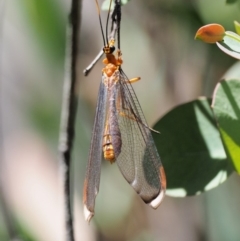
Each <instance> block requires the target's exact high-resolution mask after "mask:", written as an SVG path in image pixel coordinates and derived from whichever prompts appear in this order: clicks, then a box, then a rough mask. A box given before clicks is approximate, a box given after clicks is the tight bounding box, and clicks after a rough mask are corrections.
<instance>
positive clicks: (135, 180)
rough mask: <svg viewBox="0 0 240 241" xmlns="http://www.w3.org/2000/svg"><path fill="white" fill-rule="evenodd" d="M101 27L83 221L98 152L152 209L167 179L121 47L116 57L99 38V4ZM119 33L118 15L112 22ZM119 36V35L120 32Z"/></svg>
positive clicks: (92, 194) (90, 208) (95, 181)
mask: <svg viewBox="0 0 240 241" xmlns="http://www.w3.org/2000/svg"><path fill="white" fill-rule="evenodd" d="M95 1H96V4H97V9H98V14H99V20H100V26H101V31H102V35H103V41H104V48H103V52H104V54H105V59H104V60H103V63H104V65H105V67H104V68H103V70H102V80H101V83H100V89H99V94H98V102H97V108H96V115H95V121H94V126H93V132H92V140H91V147H90V152H89V159H88V164H87V171H86V177H85V181H84V191H83V192H84V193H83V203H84V215H85V218H86V220H87V221H90V219H91V218H92V217H93V215H94V206H95V199H96V195H97V193H98V191H99V182H100V168H101V161H102V154H103V157H104V159H105V160H107V161H109V162H110V163H113V162H116V163H117V165H118V167H119V169H120V171H121V173H122V175H123V176H124V178H125V179H126V180H127V182H128V183H129V184H130V185H131V186H132V187H133V189H134V190H135V191H136V192H137V193H138V195H139V196H140V197H141V198H142V200H143V201H144V202H145V203H148V204H150V206H151V207H153V208H154V209H156V208H157V207H158V206H159V205H160V203H161V201H162V199H163V197H164V194H165V190H166V177H165V173H164V169H163V166H162V163H161V160H160V156H159V154H158V152H157V149H156V146H155V144H154V141H153V137H152V134H151V128H149V127H148V125H147V122H146V120H145V118H144V115H143V113H142V110H141V107H140V105H139V102H138V100H137V97H136V94H135V92H134V90H133V88H132V85H131V83H133V82H135V81H137V80H139V79H140V78H134V79H128V78H127V76H126V75H125V73H124V72H123V70H122V68H121V65H122V63H123V61H122V56H121V51H120V45H119V43H118V47H119V48H118V50H117V51H116V54H114V51H115V47H114V40H113V39H111V40H109V41H108V40H107V36H108V34H107V28H108V26H107V25H108V18H109V14H110V9H111V3H112V0H111V1H110V7H109V12H108V18H107V25H106V35H105V36H106V39H105V37H104V34H103V29H102V23H101V17H100V9H99V5H98V2H97V0H95ZM119 2H120V1H117V0H115V8H114V11H115V10H116V11H115V14H117V15H118V14H121V12H120V11H121V5H120V3H119ZM115 20H117V21H116V24H117V29H118V30H119V29H120V16H116V18H115ZM118 34H119V33H118Z"/></svg>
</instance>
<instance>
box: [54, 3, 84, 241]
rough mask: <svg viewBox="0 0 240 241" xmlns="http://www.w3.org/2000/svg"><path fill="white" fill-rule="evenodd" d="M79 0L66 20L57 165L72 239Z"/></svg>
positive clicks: (67, 224) (67, 238)
mask: <svg viewBox="0 0 240 241" xmlns="http://www.w3.org/2000/svg"><path fill="white" fill-rule="evenodd" d="M81 4H82V0H72V3H71V12H70V15H69V19H68V20H69V21H68V23H67V31H66V34H67V36H66V37H67V39H66V40H67V42H66V57H65V79H64V89H63V103H62V114H61V132H60V139H59V152H60V158H59V161H60V166H61V171H62V172H61V174H62V177H63V178H62V179H63V185H64V207H65V225H66V240H68V241H74V229H73V215H72V209H71V185H70V184H71V183H70V166H71V152H72V147H73V141H74V133H75V132H74V124H75V117H76V111H77V104H78V96H77V91H76V84H77V55H78V44H79V40H78V37H79V34H78V33H79V26H80V9H81Z"/></svg>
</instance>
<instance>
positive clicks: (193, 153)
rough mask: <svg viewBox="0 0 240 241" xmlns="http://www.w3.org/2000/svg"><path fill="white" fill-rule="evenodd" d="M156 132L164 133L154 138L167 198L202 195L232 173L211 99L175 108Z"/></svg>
mask: <svg viewBox="0 0 240 241" xmlns="http://www.w3.org/2000/svg"><path fill="white" fill-rule="evenodd" d="M154 129H156V130H158V131H160V133H161V134H160V135H156V134H154V139H155V143H156V146H157V149H158V151H159V153H160V156H161V159H162V162H163V166H164V169H165V171H166V176H167V195H170V196H175V197H183V196H186V195H196V194H199V193H201V192H203V191H207V190H210V189H212V188H214V187H216V186H218V185H219V184H220V183H222V182H224V181H225V180H226V179H227V176H228V175H229V174H230V173H231V172H232V171H233V168H232V167H231V165H229V162H228V160H227V157H226V154H225V151H224V147H223V144H222V141H221V138H220V134H219V131H218V128H217V126H216V122H215V119H214V116H213V113H212V109H211V107H210V100H208V99H206V98H201V99H197V100H194V101H192V102H189V103H186V104H183V105H180V106H178V107H176V108H174V109H173V110H171V111H170V112H169V113H167V114H166V115H165V116H164V117H163V118H162V119H160V121H158V122H157V124H156V125H155V126H154ZM230 164H231V163H230Z"/></svg>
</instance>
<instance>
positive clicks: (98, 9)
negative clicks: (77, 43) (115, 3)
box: [95, 0, 112, 46]
mask: <svg viewBox="0 0 240 241" xmlns="http://www.w3.org/2000/svg"><path fill="white" fill-rule="evenodd" d="M111 2H112V0H111ZM95 3H96V5H97V11H98V18H99V23H100V27H101V32H102V37H103V46H106V40H105V38H104V33H103V26H102V20H101V15H100V8H99V4H98V0H95ZM110 6H111V4H110ZM106 37H107V36H106Z"/></svg>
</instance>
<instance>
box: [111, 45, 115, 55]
mask: <svg viewBox="0 0 240 241" xmlns="http://www.w3.org/2000/svg"><path fill="white" fill-rule="evenodd" d="M114 51H115V47H114V46H111V47H110V53H111V54H112V53H113V52H114Z"/></svg>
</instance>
